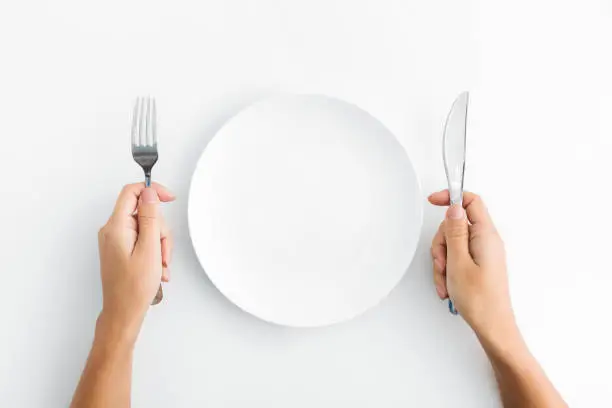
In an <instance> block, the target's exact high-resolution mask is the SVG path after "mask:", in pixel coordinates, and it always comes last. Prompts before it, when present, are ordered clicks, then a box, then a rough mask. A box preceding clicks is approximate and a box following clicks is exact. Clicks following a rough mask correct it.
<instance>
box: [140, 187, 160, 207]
mask: <svg viewBox="0 0 612 408" xmlns="http://www.w3.org/2000/svg"><path fill="white" fill-rule="evenodd" d="M140 202H142V203H148V204H150V203H157V202H159V197H157V191H155V190H153V189H152V188H145V189H144V190H142V192H141V193H140Z"/></svg>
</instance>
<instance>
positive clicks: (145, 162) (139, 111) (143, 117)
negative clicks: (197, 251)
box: [132, 97, 164, 305]
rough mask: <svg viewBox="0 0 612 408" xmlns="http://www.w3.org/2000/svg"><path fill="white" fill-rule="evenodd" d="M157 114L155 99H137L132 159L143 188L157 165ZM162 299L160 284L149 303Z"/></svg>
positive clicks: (147, 185) (133, 126) (156, 302)
mask: <svg viewBox="0 0 612 408" xmlns="http://www.w3.org/2000/svg"><path fill="white" fill-rule="evenodd" d="M156 122H157V112H156V109H155V99H154V98H150V97H139V98H137V99H136V103H135V104H134V114H133V116H132V157H133V158H134V161H135V162H136V163H138V165H139V166H140V167H142V170H143V171H144V174H145V186H146V187H151V170H152V169H153V166H154V165H155V163H157V158H158V155H157V123H156ZM163 297H164V292H163V290H162V286H161V283H160V284H159V289H158V290H157V294H156V295H155V298H154V299H153V301H152V302H151V304H152V305H156V304H158V303H159V302H161V300H162V299H163Z"/></svg>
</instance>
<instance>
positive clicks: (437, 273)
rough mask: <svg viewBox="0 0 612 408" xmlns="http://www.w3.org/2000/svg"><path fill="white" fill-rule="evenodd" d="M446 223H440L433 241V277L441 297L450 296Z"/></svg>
mask: <svg viewBox="0 0 612 408" xmlns="http://www.w3.org/2000/svg"><path fill="white" fill-rule="evenodd" d="M443 227H444V224H440V227H439V228H438V231H437V232H436V235H435V236H434V238H433V241H432V243H431V256H432V258H433V278H434V284H435V285H436V292H437V293H438V296H439V297H440V299H446V298H447V297H448V291H447V289H446V276H445V273H444V272H445V269H446V243H445V239H444V229H443Z"/></svg>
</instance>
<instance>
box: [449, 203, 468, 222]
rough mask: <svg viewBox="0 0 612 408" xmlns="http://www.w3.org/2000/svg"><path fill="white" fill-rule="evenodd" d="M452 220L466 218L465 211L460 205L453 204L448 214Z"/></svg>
mask: <svg viewBox="0 0 612 408" xmlns="http://www.w3.org/2000/svg"><path fill="white" fill-rule="evenodd" d="M446 215H447V216H448V218H450V219H451V220H460V219H462V218H464V217H465V210H464V209H463V207H462V206H460V205H458V204H453V205H451V207H450V208H449V209H448V212H447V213H446Z"/></svg>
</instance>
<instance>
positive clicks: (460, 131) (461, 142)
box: [442, 92, 470, 315]
mask: <svg viewBox="0 0 612 408" xmlns="http://www.w3.org/2000/svg"><path fill="white" fill-rule="evenodd" d="M469 100H470V94H469V92H463V93H461V94H460V95H459V96H458V97H457V99H455V102H453V106H452V107H451V110H450V112H449V113H448V116H447V117H446V124H445V125H444V139H443V142H442V144H443V147H442V149H443V151H442V156H443V157H444V168H445V170H446V180H447V181H448V192H449V195H450V204H451V205H453V204H459V205H461V204H462V202H463V175H464V172H465V139H466V127H467V111H468V104H469ZM448 310H449V311H450V312H451V313H452V314H454V315H456V314H458V312H457V309H455V307H454V306H453V301H452V300H451V299H450V298H449V299H448Z"/></svg>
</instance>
